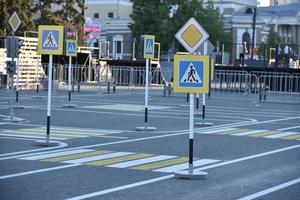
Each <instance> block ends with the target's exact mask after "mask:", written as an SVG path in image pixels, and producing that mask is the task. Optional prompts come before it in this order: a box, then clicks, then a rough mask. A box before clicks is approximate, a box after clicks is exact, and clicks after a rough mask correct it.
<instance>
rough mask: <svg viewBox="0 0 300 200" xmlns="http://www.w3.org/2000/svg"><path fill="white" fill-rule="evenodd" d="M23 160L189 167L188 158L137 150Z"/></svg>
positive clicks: (173, 168) (200, 163) (201, 162)
mask: <svg viewBox="0 0 300 200" xmlns="http://www.w3.org/2000/svg"><path fill="white" fill-rule="evenodd" d="M19 159H22V160H30V161H34V160H38V161H47V162H60V163H68V164H76V165H89V166H104V167H112V168H127V169H132V170H148V171H149V170H150V171H156V172H166V173H172V172H175V171H177V170H183V169H187V168H188V163H187V162H188V158H187V157H179V156H172V155H154V154H149V153H136V152H113V151H109V150H92V149H79V150H68V151H60V152H55V153H45V154H42V155H36V156H27V157H22V158H19ZM215 162H221V161H220V160H213V159H200V160H198V159H195V161H194V163H195V164H194V166H195V167H199V166H203V165H208V164H211V163H215Z"/></svg>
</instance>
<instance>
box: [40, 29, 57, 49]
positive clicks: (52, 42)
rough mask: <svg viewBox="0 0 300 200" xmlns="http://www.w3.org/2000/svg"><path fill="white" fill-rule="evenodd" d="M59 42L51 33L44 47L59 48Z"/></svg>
mask: <svg viewBox="0 0 300 200" xmlns="http://www.w3.org/2000/svg"><path fill="white" fill-rule="evenodd" d="M57 46H58V45H57V42H56V40H55V38H54V36H53V33H52V32H49V34H48V35H47V38H46V40H45V41H44V44H43V47H57Z"/></svg>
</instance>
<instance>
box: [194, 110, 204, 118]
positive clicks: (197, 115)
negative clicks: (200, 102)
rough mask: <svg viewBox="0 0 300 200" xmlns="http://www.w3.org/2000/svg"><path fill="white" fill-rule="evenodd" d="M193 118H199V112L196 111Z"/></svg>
mask: <svg viewBox="0 0 300 200" xmlns="http://www.w3.org/2000/svg"><path fill="white" fill-rule="evenodd" d="M194 116H195V117H201V116H202V113H201V112H199V111H196V112H195V113H194Z"/></svg>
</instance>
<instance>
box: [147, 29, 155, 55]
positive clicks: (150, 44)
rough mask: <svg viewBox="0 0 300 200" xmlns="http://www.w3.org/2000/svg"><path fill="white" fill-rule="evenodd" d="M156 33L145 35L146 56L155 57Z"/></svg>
mask: <svg viewBox="0 0 300 200" xmlns="http://www.w3.org/2000/svg"><path fill="white" fill-rule="evenodd" d="M154 43H155V36H154V35H144V58H154Z"/></svg>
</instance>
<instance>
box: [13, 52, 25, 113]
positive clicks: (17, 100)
mask: <svg viewBox="0 0 300 200" xmlns="http://www.w3.org/2000/svg"><path fill="white" fill-rule="evenodd" d="M17 59H18V61H17V63H16V70H17V80H16V84H17V85H16V106H15V108H17V109H24V106H20V105H19V77H20V64H19V61H20V58H17Z"/></svg>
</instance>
